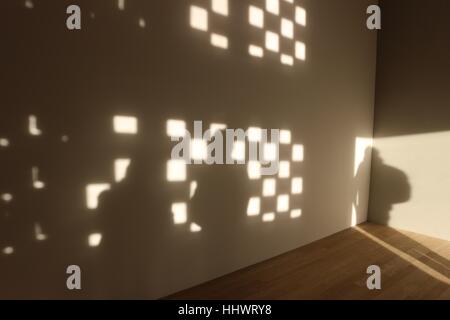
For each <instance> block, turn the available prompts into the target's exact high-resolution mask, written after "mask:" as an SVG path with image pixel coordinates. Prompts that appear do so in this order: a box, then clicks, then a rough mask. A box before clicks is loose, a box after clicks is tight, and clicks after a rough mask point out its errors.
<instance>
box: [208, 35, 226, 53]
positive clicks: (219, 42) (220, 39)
mask: <svg viewBox="0 0 450 320" xmlns="http://www.w3.org/2000/svg"><path fill="white" fill-rule="evenodd" d="M211 44H212V45H213V46H214V47H218V48H221V49H228V38H227V37H225V36H222V35H220V34H217V33H212V34H211Z"/></svg>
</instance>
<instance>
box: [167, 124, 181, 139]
mask: <svg viewBox="0 0 450 320" xmlns="http://www.w3.org/2000/svg"><path fill="white" fill-rule="evenodd" d="M166 131H167V135H168V136H169V137H172V138H182V137H184V136H185V135H186V122H184V121H183V120H168V121H167V124H166Z"/></svg>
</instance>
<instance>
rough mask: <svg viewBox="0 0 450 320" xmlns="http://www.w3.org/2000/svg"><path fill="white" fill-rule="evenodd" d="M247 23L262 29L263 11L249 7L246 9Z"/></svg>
mask: <svg viewBox="0 0 450 320" xmlns="http://www.w3.org/2000/svg"><path fill="white" fill-rule="evenodd" d="M248 22H249V23H250V25H252V26H254V27H257V28H264V11H262V9H260V8H258V7H255V6H250V7H249V9H248Z"/></svg>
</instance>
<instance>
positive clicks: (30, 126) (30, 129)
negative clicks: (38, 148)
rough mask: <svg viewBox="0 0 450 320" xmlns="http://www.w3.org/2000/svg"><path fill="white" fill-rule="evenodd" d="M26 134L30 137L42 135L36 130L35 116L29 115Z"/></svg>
mask: <svg viewBox="0 0 450 320" xmlns="http://www.w3.org/2000/svg"><path fill="white" fill-rule="evenodd" d="M28 132H29V133H30V134H31V135H32V136H40V135H41V134H42V131H41V130H40V129H39V128H38V125H37V117H36V116H33V115H31V116H29V117H28Z"/></svg>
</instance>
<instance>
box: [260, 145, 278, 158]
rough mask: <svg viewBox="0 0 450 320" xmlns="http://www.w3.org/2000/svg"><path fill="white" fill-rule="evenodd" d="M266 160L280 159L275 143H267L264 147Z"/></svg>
mask: <svg viewBox="0 0 450 320" xmlns="http://www.w3.org/2000/svg"><path fill="white" fill-rule="evenodd" d="M263 156H264V160H265V161H275V160H277V159H278V148H277V144H275V143H266V144H265V145H264V147H263Z"/></svg>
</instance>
